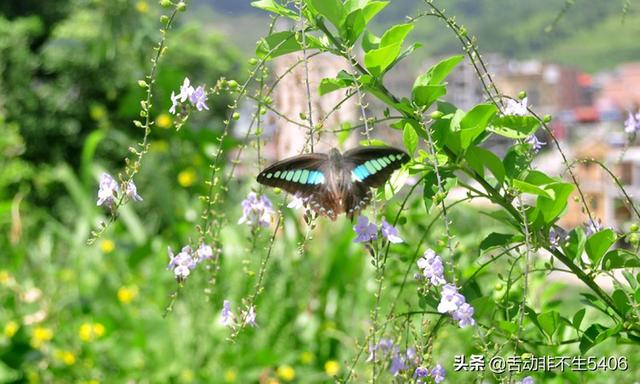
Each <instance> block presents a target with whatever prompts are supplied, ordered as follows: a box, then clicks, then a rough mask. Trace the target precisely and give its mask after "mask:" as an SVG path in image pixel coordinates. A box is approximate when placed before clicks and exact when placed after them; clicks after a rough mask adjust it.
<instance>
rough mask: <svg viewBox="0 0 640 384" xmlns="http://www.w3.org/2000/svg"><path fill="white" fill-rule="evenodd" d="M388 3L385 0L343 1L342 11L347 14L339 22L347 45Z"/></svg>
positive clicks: (354, 39)
mask: <svg viewBox="0 0 640 384" xmlns="http://www.w3.org/2000/svg"><path fill="white" fill-rule="evenodd" d="M388 4H389V2H387V1H371V2H368V3H367V4H362V2H360V1H347V2H345V4H344V12H345V13H346V14H347V16H346V18H345V20H343V21H342V23H341V24H342V31H343V37H344V38H345V40H347V44H348V45H349V46H351V45H352V44H353V43H355V42H356V40H358V38H359V37H360V35H361V34H362V31H364V29H365V27H366V26H367V24H369V21H371V19H373V17H374V16H375V15H376V14H378V12H380V11H381V10H382V9H384V7H386V6H387V5H388Z"/></svg>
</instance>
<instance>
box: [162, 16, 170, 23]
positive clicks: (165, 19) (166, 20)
mask: <svg viewBox="0 0 640 384" xmlns="http://www.w3.org/2000/svg"><path fill="white" fill-rule="evenodd" d="M160 22H161V23H162V24H167V23H168V22H169V16H167V15H162V16H160Z"/></svg>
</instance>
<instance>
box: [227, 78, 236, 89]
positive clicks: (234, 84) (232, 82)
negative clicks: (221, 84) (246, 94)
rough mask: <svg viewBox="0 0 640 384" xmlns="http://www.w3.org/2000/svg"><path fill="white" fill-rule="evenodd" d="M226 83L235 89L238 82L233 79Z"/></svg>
mask: <svg viewBox="0 0 640 384" xmlns="http://www.w3.org/2000/svg"><path fill="white" fill-rule="evenodd" d="M227 85H228V86H229V88H230V89H236V88H238V82H237V81H235V80H229V81H227Z"/></svg>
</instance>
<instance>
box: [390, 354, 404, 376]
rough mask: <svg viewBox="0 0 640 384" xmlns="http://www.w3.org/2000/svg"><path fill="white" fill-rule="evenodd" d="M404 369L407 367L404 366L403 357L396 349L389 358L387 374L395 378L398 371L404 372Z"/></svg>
mask: <svg viewBox="0 0 640 384" xmlns="http://www.w3.org/2000/svg"><path fill="white" fill-rule="evenodd" d="M405 369H407V365H406V364H405V361H404V357H403V356H402V355H400V353H399V351H398V348H397V347H396V348H395V350H394V351H393V354H392V356H391V366H390V367H389V372H391V374H392V375H393V376H397V375H398V374H399V373H400V371H404V370H405Z"/></svg>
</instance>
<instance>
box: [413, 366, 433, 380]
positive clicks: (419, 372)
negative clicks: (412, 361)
mask: <svg viewBox="0 0 640 384" xmlns="http://www.w3.org/2000/svg"><path fill="white" fill-rule="evenodd" d="M427 376H429V370H428V369H427V368H425V367H422V366H421V367H418V368H416V370H415V371H414V372H413V378H414V379H417V378H422V377H427Z"/></svg>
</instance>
